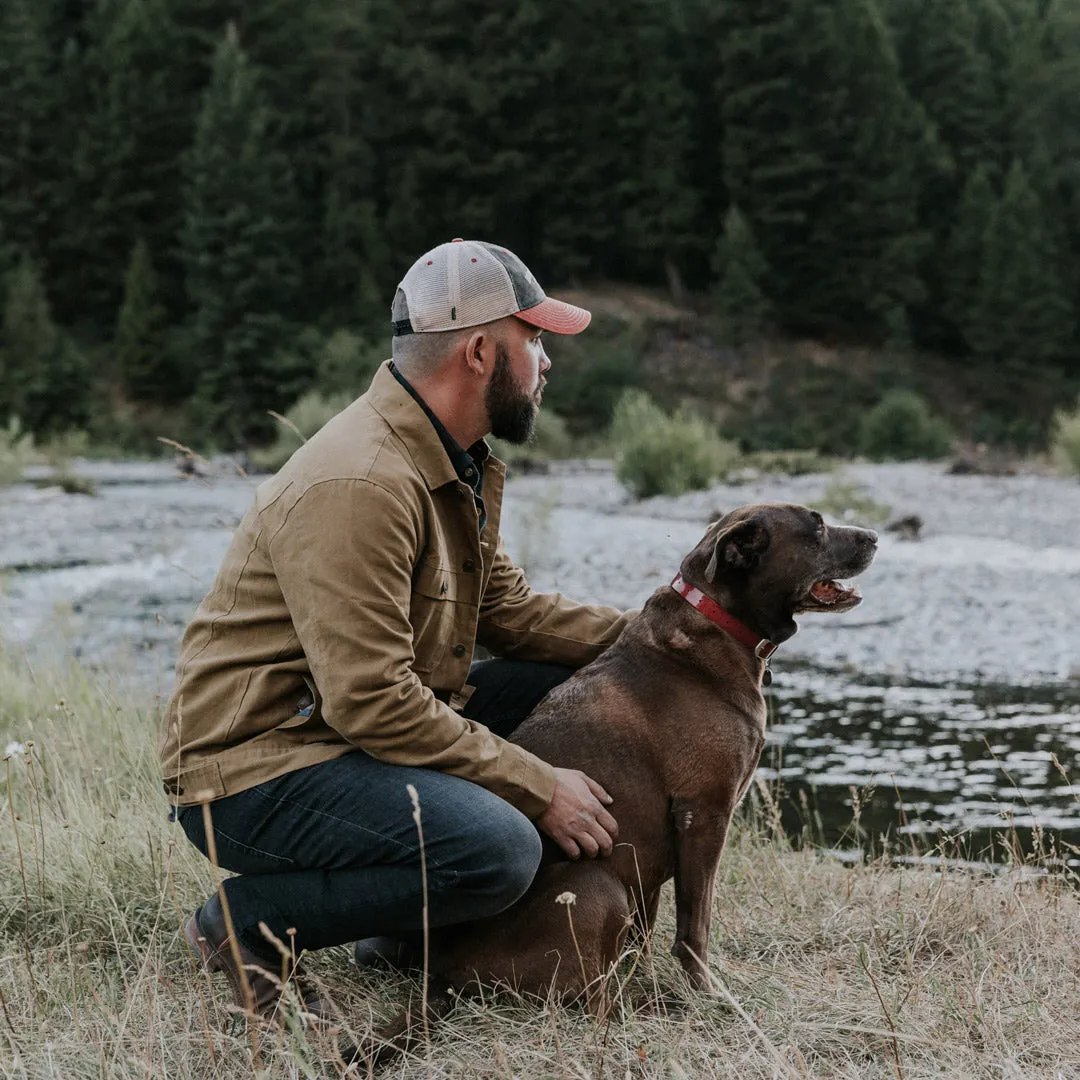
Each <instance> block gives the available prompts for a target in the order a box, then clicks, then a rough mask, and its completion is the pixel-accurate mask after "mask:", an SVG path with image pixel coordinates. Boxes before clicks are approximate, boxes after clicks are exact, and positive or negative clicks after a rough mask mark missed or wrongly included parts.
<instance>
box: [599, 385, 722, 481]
mask: <svg viewBox="0 0 1080 1080" xmlns="http://www.w3.org/2000/svg"><path fill="white" fill-rule="evenodd" d="M611 442H612V446H613V448H614V450H615V475H616V476H617V477H618V479H619V480H620V481H621V482H622V483H623V484H625V485H626V486H627V487H628V488H629V489H630V490H631V491H632V492H633V493H634V495H636V496H637V497H638V498H639V499H641V498H646V497H647V496H649V495H682V494H683V493H684V492H687V491H697V490H700V489H702V488H707V487H708V486H709V485H710V484H712V483H715V482H716V481H717V480H718V479H720V478H721V477H723V476H725V475H726V474H727V473H728V472H729V471H730V470H731V469H732V468H733V467H734V466H735V465H736V464H737V463H738V461H739V451H738V448H737V447H736V446H735V445H734V444H733V443H729V442H726V441H725V440H724V439H721V438H720V436H719V435H718V434H717V433H716V430H715V429H714V428H713V427H712V426H711V425H710V424H708V423H706V421H704V420H702V419H701V418H700V417H698V416H694V415H692V414H690V413H688V412H686V411H684V410H680V411H678V412H676V413H675V414H674V415H670V416H669V415H668V414H667V413H665V412H664V411H663V410H662V409H660V408H659V407H658V406H657V405H656V404H655V403H654V402H653V401H652V400H651V399H650V398H649V396H648V395H647V394H645V393H644V392H643V391H641V390H629V391H627V392H626V393H625V394H624V395H623V396H622V397H621V398H620V399H619V402H618V404H617V405H616V406H615V415H614V417H613V418H612V422H611Z"/></svg>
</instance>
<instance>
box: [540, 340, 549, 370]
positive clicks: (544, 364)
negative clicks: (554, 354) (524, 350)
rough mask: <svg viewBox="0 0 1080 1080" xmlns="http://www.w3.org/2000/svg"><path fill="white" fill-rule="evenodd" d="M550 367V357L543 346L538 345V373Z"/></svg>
mask: <svg viewBox="0 0 1080 1080" xmlns="http://www.w3.org/2000/svg"><path fill="white" fill-rule="evenodd" d="M550 367H551V358H550V357H549V356H548V354H547V351H546V350H545V349H544V347H543V346H542V345H541V346H540V374H541V375H543V374H544V372H546V371H547V370H548V369H549V368H550Z"/></svg>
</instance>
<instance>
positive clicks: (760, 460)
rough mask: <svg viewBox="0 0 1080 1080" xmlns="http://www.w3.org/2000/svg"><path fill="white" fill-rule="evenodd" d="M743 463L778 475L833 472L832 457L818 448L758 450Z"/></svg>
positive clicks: (760, 470)
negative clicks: (819, 451) (817, 449)
mask: <svg viewBox="0 0 1080 1080" xmlns="http://www.w3.org/2000/svg"><path fill="white" fill-rule="evenodd" d="M742 463H743V465H744V466H745V467H746V468H748V469H755V470H757V471H758V472H760V473H767V474H771V475H777V476H809V475H812V474H813V473H826V472H831V471H832V468H833V464H834V461H833V459H832V458H829V457H826V456H825V455H824V454H819V453H818V452H817V451H816V450H756V451H754V452H753V453H751V454H747V455H746V456H745V457H744V458H743V462H742Z"/></svg>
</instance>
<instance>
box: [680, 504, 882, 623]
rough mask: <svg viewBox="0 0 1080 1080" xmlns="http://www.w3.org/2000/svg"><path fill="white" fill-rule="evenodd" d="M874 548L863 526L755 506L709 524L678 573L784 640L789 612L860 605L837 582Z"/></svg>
mask: <svg viewBox="0 0 1080 1080" xmlns="http://www.w3.org/2000/svg"><path fill="white" fill-rule="evenodd" d="M876 550H877V534H876V533H874V532H872V531H871V530H869V529H857V528H854V527H852V526H847V525H826V524H825V521H824V519H823V518H822V516H821V515H820V514H819V513H818V512H817V511H816V510H811V509H809V508H808V507H805V506H797V505H795V504H793V503H760V504H758V505H753V506H742V507H740V508H739V509H737V510H733V511H731V513H728V514H724V515H723V516H722V517H720V518H719V519H718V520H716V521H714V522H713V523H712V524H711V525H710V526H709V529H708V532H706V534H705V536H704V537H703V538H702V540H701V541H700V542H699V543H698V545H697V547H695V548H694V550H693V551H691V552H690V554H689V555H687V556H686V558H685V559H684V560H683V564H682V574H683V577H684V578H685V579H686V580H687V581H689V582H691V583H692V584H694V585H696V586H697V587H698V588H699V589H701V591H702V592H704V593H705V594H706V595H708V596H711V597H712V598H713V599H715V600H716V601H717V602H718V603H719V604H721V605H722V606H723V607H724V608H726V609H727V610H728V611H730V612H731V614H732V615H734V616H735V617H736V618H738V619H740V620H742V621H743V622H745V623H746V624H747V625H748V626H749V627H751V628H752V629H753V630H755V631H756V632H758V633H760V634H761V635H762V636H763V637H767V638H769V639H770V640H772V641H784V640H785V639H786V638H789V637H791V635H792V634H794V633H795V631H796V629H797V627H796V626H795V622H794V618H793V616H795V615H800V614H803V613H804V612H807V611H831V612H842V611H850V610H851V609H852V608H853V607H855V606H857V605H858V604H859V603H861V602H862V597H861V596H860V595H859V591H858V589H856V588H854V587H851V586H847V585H844V584H841V582H842V581H843V580H844V579H847V578H852V577H855V576H856V575H857V574H861V573H862V572H863V571H864V570H865V569H866V568H867V567H868V566H869V565H870V563H871V561H872V560H873V558H874V553H875V551H876Z"/></svg>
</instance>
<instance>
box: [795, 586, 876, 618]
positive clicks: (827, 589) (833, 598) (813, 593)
mask: <svg viewBox="0 0 1080 1080" xmlns="http://www.w3.org/2000/svg"><path fill="white" fill-rule="evenodd" d="M861 603H862V594H861V593H860V592H859V589H858V587H857V586H855V585H851V586H845V585H842V584H841V583H840V582H839V581H832V580H828V579H827V580H825V581H816V582H814V584H813V585H811V586H810V591H809V592H808V593H807V594H806V596H805V598H804V599H803V601H802V603H801V604H800V605H799V611H850V610H851V609H852V608H853V607H857V606H858V605H859V604H861Z"/></svg>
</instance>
